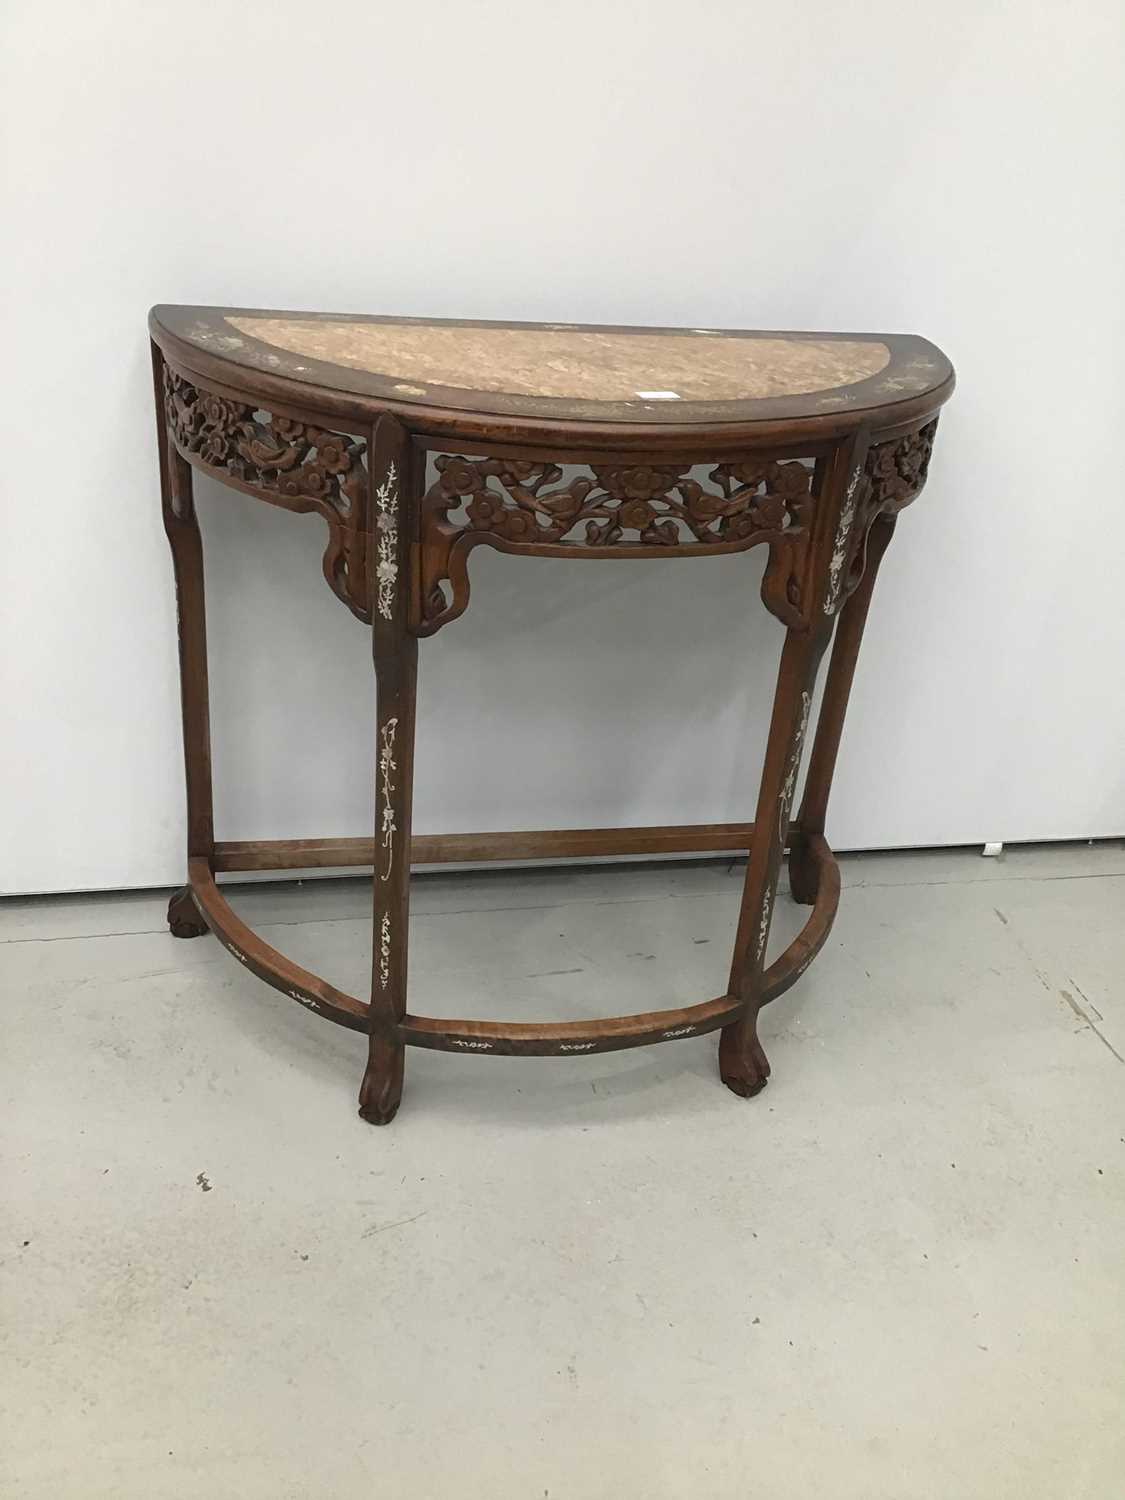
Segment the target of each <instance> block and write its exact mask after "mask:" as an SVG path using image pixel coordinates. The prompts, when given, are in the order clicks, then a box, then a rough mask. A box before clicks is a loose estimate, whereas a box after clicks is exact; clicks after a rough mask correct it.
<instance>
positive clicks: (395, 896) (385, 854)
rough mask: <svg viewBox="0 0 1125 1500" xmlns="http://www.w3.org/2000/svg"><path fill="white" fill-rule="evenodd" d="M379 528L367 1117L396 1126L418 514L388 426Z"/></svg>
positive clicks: (373, 571)
mask: <svg viewBox="0 0 1125 1500" xmlns="http://www.w3.org/2000/svg"><path fill="white" fill-rule="evenodd" d="M372 453H373V462H374V474H375V478H374V484H375V490H374V501H375V503H374V511H373V514H374V520H375V527H374V531H373V534H372V543H371V554H372V555H371V560H370V565H369V570H368V571H369V576H371V577H372V578H373V579H374V592H375V600H374V603H375V608H374V611H373V631H372V635H373V646H374V657H375V681H376V693H377V698H378V712H377V717H376V727H375V736H376V740H375V753H376V765H375V875H374V886H375V902H374V938H373V941H374V954H373V964H372V978H371V1013H370V1039H369V1047H368V1060H367V1071H366V1072H365V1074H364V1076H363V1084H362V1086H361V1088H360V1091H359V1112H360V1114H361V1116H362V1117H363V1118H364V1119H365V1120H368V1121H370V1123H371V1124H372V1125H388V1124H389V1123H390V1122H391V1120H393V1119H394V1117H395V1114H396V1112H397V1110H398V1106H399V1103H400V1101H401V1099H402V1075H403V1053H404V1050H405V1049H404V1045H403V1041H402V1036H401V1033H400V1032H399V1023H400V1022H401V1020H402V1018H403V1016H404V1015H405V1014H406V974H407V936H408V926H409V920H410V813H411V802H412V797H413V786H414V707H415V698H416V694H417V679H418V641H417V638H416V637H415V636H413V635H412V634H410V632H409V630H408V628H407V618H408V607H409V603H410V601H409V598H408V591H409V589H410V586H411V584H410V575H409V570H408V566H407V562H408V558H409V555H410V536H411V535H412V528H413V524H414V508H413V506H412V505H410V504H409V503H408V501H409V497H410V496H411V494H412V490H411V470H410V455H409V452H408V450H407V446H406V441H405V434H404V433H403V431H402V429H401V427H399V425H398V423H397V422H395V421H394V420H393V418H390V417H382V418H380V421H379V423H378V425H377V427H376V429H375V441H374V443H373V444H372Z"/></svg>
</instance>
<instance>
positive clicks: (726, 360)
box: [149, 306, 954, 1124]
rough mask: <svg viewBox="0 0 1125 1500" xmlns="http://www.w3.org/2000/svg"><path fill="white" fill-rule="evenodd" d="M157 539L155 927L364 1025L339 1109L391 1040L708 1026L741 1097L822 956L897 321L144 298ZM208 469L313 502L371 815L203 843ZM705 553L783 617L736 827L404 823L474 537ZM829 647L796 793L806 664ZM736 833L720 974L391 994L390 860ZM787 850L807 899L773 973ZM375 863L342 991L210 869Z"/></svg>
mask: <svg viewBox="0 0 1125 1500" xmlns="http://www.w3.org/2000/svg"><path fill="white" fill-rule="evenodd" d="M149 331H150V334H151V339H152V355H153V375H154V382H155V396H156V411H157V436H158V445H159V461H160V478H161V493H162V505H163V516H164V525H165V530H166V532H167V535H168V539H169V542H170V545H171V550H172V560H173V568H174V573H175V581H176V595H177V607H178V620H179V652H180V682H181V705H182V713H183V731H184V760H185V768H186V782H187V884H186V885H185V886H184V887H183V889H182V890H180V891H178V892H177V893H176V894H175V895H174V896H173V897H172V900H171V903H170V906H169V912H168V920H169V924H170V927H171V930H172V932H173V933H175V934H176V935H177V936H178V937H195V936H200V935H202V934H203V933H204V932H206V931H207V930H210V931H211V932H213V933H214V934H215V935H216V936H217V937H218V939H219V940H220V942H221V943H223V944H224V946H225V947H226V948H227V949H228V950H229V951H230V952H231V953H232V954H233V956H234V957H235V958H236V959H237V960H238V961H239V962H240V963H242V964H244V965H245V966H246V967H247V968H248V969H249V970H250V971H251V972H253V973H254V974H256V975H258V976H259V977H260V978H262V979H264V980H265V981H266V982H267V983H269V984H272V985H273V986H274V987H275V988H277V989H279V990H281V991H282V992H283V993H284V994H286V995H288V996H289V997H290V998H292V999H294V1000H296V1001H297V1002H298V1003H299V1004H301V1005H304V1006H306V1007H307V1008H308V1009H310V1010H313V1011H315V1012H316V1013H317V1014H318V1015H321V1016H324V1017H326V1018H327V1019H329V1020H332V1021H335V1022H337V1023H338V1024H340V1025H343V1026H348V1027H350V1028H352V1029H353V1030H357V1031H362V1032H364V1033H366V1034H367V1037H368V1064H367V1069H366V1072H365V1074H364V1078H363V1082H362V1086H361V1090H360V1114H361V1115H362V1116H363V1117H364V1118H365V1119H367V1120H370V1121H372V1122H373V1123H376V1124H386V1123H387V1122H388V1121H390V1120H391V1119H392V1118H393V1117H394V1115H395V1112H396V1111H397V1109H398V1106H399V1102H400V1099H401V1095H402V1083H403V1063H404V1055H405V1049H406V1047H407V1046H418V1047H430V1048H437V1049H441V1050H445V1051H452V1052H471V1053H480V1054H521V1055H523V1054H526V1055H535V1056H570V1055H573V1054H578V1053H583V1054H584V1053H595V1052H605V1051H610V1050H614V1049H617V1048H622V1047H637V1046H646V1045H650V1044H653V1043H658V1042H666V1041H674V1040H681V1039H684V1038H688V1037H696V1036H701V1035H703V1034H704V1033H706V1032H709V1031H717V1030H718V1031H721V1033H722V1035H721V1038H720V1043H719V1072H720V1075H721V1077H722V1080H723V1082H724V1083H726V1084H727V1086H728V1087H729V1088H730V1089H732V1090H733V1091H734V1092H735V1093H737V1094H741V1095H744V1096H749V1095H753V1094H756V1093H757V1092H758V1091H759V1090H760V1089H761V1088H762V1087H763V1086H764V1085H765V1082H766V1079H767V1077H768V1075H769V1064H768V1062H767V1060H766V1056H765V1053H764V1051H763V1050H762V1046H761V1042H760V1040H759V1038H758V1029H757V1019H758V1014H759V1012H760V1010H761V1008H762V1006H764V1005H766V1004H767V1003H768V1002H769V1001H771V1000H774V999H776V998H777V997H778V996H779V995H781V994H783V993H784V992H785V991H786V990H787V989H788V988H789V987H790V985H792V984H793V983H795V981H796V980H797V979H798V978H799V977H800V975H801V974H802V973H803V972H804V970H805V969H806V968H807V967H808V965H809V964H810V963H811V962H812V960H813V959H814V958H815V956H816V954H817V953H818V952H819V950H820V948H821V947H822V946H823V944H824V942H825V940H826V939H827V937H828V934H829V932H830V931H831V928H832V923H833V919H834V917H835V914H836V908H837V906H838V903H839V898H840V876H839V870H838V867H837V863H836V860H835V858H834V856H833V854H832V851H831V849H830V848H829V846H828V844H827V842H826V840H825V836H824V834H825V819H826V814H827V808H828V796H829V791H830V788H831V783H832V775H833V771H834V768H835V763H836V756H837V751H838V748H839V744H840V736H841V732H842V729H843V723H844V715H845V710H846V707H847V701H848V696H849V693H850V689H851V684H852V678H853V676H854V673H855V667H856V660H857V656H858V652H859V647H860V641H861V638H862V634H863V628H864V624H865V621H866V617H867V611H868V606H869V603H870V599H871V593H872V589H873V586H874V582H875V575H876V572H877V569H878V566H879V563H880V560H881V558H882V556H883V553H884V551H885V550H886V547H887V543H888V542H889V541H890V538H891V535H892V533H893V531H894V527H895V521H896V517H897V515H898V513H899V512H900V511H901V510H902V509H903V508H904V507H905V506H907V505H908V504H910V502H911V501H912V500H914V499H915V498H916V497H917V495H918V494H919V493H920V491H921V489H922V487H923V485H924V484H925V481H926V476H927V472H928V468H929V462H930V454H931V451H932V447H933V441H934V433H935V430H936V426H937V414H938V411H939V409H940V407H941V406H942V405H943V404H944V402H945V401H946V400H948V398H949V396H950V394H951V393H952V390H953V381H954V377H953V370H952V367H951V366H950V364H949V361H948V360H947V359H946V357H945V355H944V354H942V353H941V351H940V350H939V349H937V348H935V346H934V345H932V344H930V343H928V342H927V341H926V340H924V339H921V338H918V337H916V336H914V335H901V334H896V335H891V334H835V333H768V332H759V331H755V330H718V329H653V328H623V327H608V326H604V327H598V326H587V325H580V324H538V323H499V322H491V323H486V322H467V321H457V320H451V319H424V318H388V317H380V318H376V317H358V316H349V315H337V314H312V313H285V312H275V311H268V310H254V309H245V308H226V309H223V308H209V307H175V306H158V307H155V308H153V310H152V312H151V313H150V315H149ZM196 473H200V474H205V475H207V476H209V477H211V478H213V479H216V480H218V481H219V482H220V483H222V484H224V485H227V486H230V487H232V488H235V489H238V490H241V491H243V492H245V493H247V494H250V495H253V496H255V497H256V498H258V499H261V500H264V501H266V502H267V503H269V504H271V505H275V506H280V507H281V508H283V509H286V510H291V511H296V512H306V513H307V512H312V513H316V514H318V515H320V516H321V517H322V519H323V520H324V522H325V524H326V530H327V544H326V547H325V551H324V554H323V560H322V569H323V573H324V577H325V580H326V582H327V583H328V586H329V588H330V589H331V590H332V591H333V593H334V594H335V595H336V596H337V597H338V598H339V599H340V601H341V602H342V603H343V604H344V605H345V606H346V607H347V608H348V609H349V610H350V611H351V613H352V614H353V615H355V616H356V618H357V619H358V620H360V621H361V622H362V623H363V624H365V625H366V626H368V627H370V631H371V640H372V655H373V661H374V669H375V678H376V689H377V715H376V733H375V744H374V746H373V755H372V759H373V776H374V782H375V800H376V818H375V829H374V833H373V836H372V837H370V838H349V839H312V840H310V839H297V840H258V841H241V842H229V841H228V842H224V841H222V840H217V839H216V837H215V828H214V817H213V811H212V795H211V754H210V731H209V721H208V686H207V641H206V620H205V607H204V589H203V546H202V538H201V535H200V529H199V525H198V520H197V517H196V512H195V505H194V499H193V479H194V475H195V474H196ZM478 546H488V547H492V548H495V549H497V550H499V551H501V552H505V553H508V554H511V555H513V556H521V555H532V556H549V557H569V558H582V559H584V560H591V559H597V558H618V559H627V558H633V559H640V558H645V557H649V558H654V557H664V558H667V557H685V558H686V557H707V556H713V555H720V554H724V553H730V552H741V551H746V550H749V549H750V548H754V547H758V546H761V547H763V548H765V549H766V564H765V569H764V573H763V577H762V583H761V598H762V603H763V604H764V606H765V608H766V609H767V610H768V611H769V613H770V614H772V615H773V616H774V617H775V619H776V620H777V621H778V622H779V625H780V626H781V627H782V630H783V632H784V636H783V643H782V647H781V664H780V668H779V672H778V681H777V688H776V692H775V696H774V703H773V708H772V713H771V718H770V728H769V738H768V742H767V747H766V753H765V760H764V765H763V771H762V780H761V785H760V788H759V793H758V798H757V805H756V812H755V817H754V822H753V823H742V824H720V825H682V826H675V825H673V826H666V827H659V828H639V829H564V830H543V831H533V832H518V833H482V834H455V835H439V834H430V835H421V836H417V837H416V836H414V835H413V834H412V831H411V804H412V797H413V779H414V777H413V763H414V724H415V700H416V684H417V661H418V642H419V640H420V639H423V638H425V637H428V636H431V635H435V634H436V633H437V632H438V631H439V630H440V629H441V628H442V627H443V626H445V625H447V624H449V623H450V622H451V621H453V620H455V619H456V618H457V617H458V616H459V615H460V614H461V613H463V611H464V610H465V609H466V607H467V605H468V602H469V566H468V561H469V555H470V553H471V552H472V551H473V549H474V548H475V547H478ZM830 646H831V654H830V658H829V664H828V668H827V676H826V681H825V684H824V691H823V694H822V697H821V704H820V710H819V714H818V716H817V721H816V724H815V728H814V729H813V731H812V733H811V746H812V747H811V751H810V753H809V757H808V769H807V773H806V775H805V780H804V789H803V795H802V798H801V801H800V806H799V807H798V808H797V809H796V810H795V811H794V807H793V804H794V800H795V794H796V788H797V784H798V779H799V775H800V771H801V767H802V763H803V751H804V746H805V742H806V739H807V738H808V737H809V730H810V722H809V721H810V716H811V712H810V711H811V705H812V702H813V697H814V691H815V687H816V681H817V675H818V669H819V666H820V662H821V659H822V657H823V656H824V654H825V652H826V651H827V650H828V648H829V647H830ZM720 850H736V851H741V852H744V853H746V854H747V855H748V859H747V866H746V875H745V882H744V889H743V897H742V905H741V911H740V916H739V921H738V925H737V931H736V934H735V939H734V953H733V959H732V963H731V969H730V977H729V980H728V983H727V988H726V991H725V992H724V993H723V994H722V995H719V996H717V997H715V998H713V999H707V1000H703V1001H702V1002H699V1001H696V1002H694V1003H690V1004H684V1005H680V1006H677V1007H676V1008H673V1009H664V1010H656V1011H651V1012H647V1013H644V1014H640V1015H629V1016H617V1017H612V1018H606V1019H599V1020H570V1021H567V1020H561V1021H558V1022H549V1023H540V1022H535V1023H533V1022H510V1021H490V1020H487V1019H464V1020H444V1019H443V1020H438V1019H434V1018H431V1017H426V1016H420V1015H415V1014H413V1013H412V1012H411V1011H410V1009H409V1007H408V1004H407V928H408V919H409V878H410V867H411V864H412V863H414V864H418V863H426V864H433V863H441V862H443V861H456V860H472V861H479V860H489V859H509V860H512V859H551V858H574V857H583V856H586V857H593V856H603V855H612V854H651V855H660V854H668V853H684V852H698V853H710V852H717V851H720ZM786 852H788V869H789V882H790V889H791V891H792V894H793V896H794V898H795V899H796V900H797V901H798V902H801V903H803V904H805V905H808V906H810V907H811V908H812V910H811V914H810V916H809V919H808V921H807V923H806V924H805V927H804V928H803V930H802V931H801V933H800V934H799V935H798V936H797V937H796V938H795V939H794V941H793V942H791V943H790V944H789V946H788V947H787V948H786V949H785V951H784V952H783V953H781V954H780V955H779V956H778V957H776V958H775V959H774V960H773V961H772V962H771V963H767V962H766V946H767V942H768V939H769V933H770V925H771V919H772V916H773V909H774V902H775V897H776V892H777V884H778V877H779V873H780V869H781V864H782V862H783V859H784V857H785V855H786ZM363 867H370V868H371V869H372V885H373V891H374V899H373V914H372V920H373V964H372V977H371V989H370V995H369V997H368V998H366V999H360V998H357V997H355V996H352V995H348V994H345V993H344V992H343V991H341V990H339V989H337V988H335V986H333V985H331V984H329V983H328V982H327V981H326V980H324V979H322V978H320V977H318V976H317V975H315V974H312V973H310V972H308V971H307V970H305V969H304V968H302V967H301V966H300V965H298V964H296V963H294V962H293V961H292V960H290V959H288V958H286V957H285V956H284V955H283V954H281V953H280V952H278V951H277V950H276V949H274V948H272V947H271V946H270V945H269V944H268V943H266V942H265V941H264V940H263V939H262V938H260V937H259V936H258V935H257V934H256V933H254V932H253V931H252V930H251V929H250V928H249V927H247V926H246V925H245V924H244V923H243V922H242V921H241V919H240V918H239V917H238V916H237V915H236V914H235V912H234V911H233V909H232V908H231V906H230V905H229V903H228V902H227V901H226V899H225V897H224V896H223V894H222V891H221V889H220V886H219V884H218V882H217V878H216V877H217V876H219V875H221V874H224V873H228V872H231V871H246V870H285V869H292V870H298V869H309V868H363Z"/></svg>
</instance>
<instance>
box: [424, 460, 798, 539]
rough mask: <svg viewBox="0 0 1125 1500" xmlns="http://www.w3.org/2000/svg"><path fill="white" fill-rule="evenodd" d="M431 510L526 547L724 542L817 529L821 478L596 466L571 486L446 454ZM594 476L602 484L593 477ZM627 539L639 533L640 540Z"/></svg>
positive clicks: (772, 467) (429, 499)
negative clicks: (815, 500)
mask: <svg viewBox="0 0 1125 1500" xmlns="http://www.w3.org/2000/svg"><path fill="white" fill-rule="evenodd" d="M435 467H436V469H437V474H438V478H437V483H436V484H435V485H434V486H433V487H432V488H431V489H430V491H429V494H428V495H427V496H426V502H425V505H426V511H427V513H429V514H433V513H434V512H439V513H441V515H442V517H443V518H444V519H447V520H448V519H449V518H450V517H451V516H452V515H455V514H457V513H458V512H461V513H462V519H461V527H460V529H463V530H469V531H483V532H488V533H490V534H491V535H493V536H495V537H497V538H499V539H501V540H503V541H506V542H514V543H517V544H524V545H526V544H529V543H531V544H533V543H547V544H551V545H557V544H560V543H562V544H565V545H567V546H574V547H581V546H583V545H585V546H588V547H620V546H645V547H650V546H651V547H676V546H685V545H687V546H691V545H694V544H703V545H708V544H710V545H723V544H724V543H733V542H740V541H745V540H748V539H749V538H750V537H753V536H759V537H760V538H761V539H762V540H765V539H766V537H767V536H768V535H769V534H770V533H775V534H777V535H780V534H781V533H782V532H783V531H786V530H787V529H789V528H790V527H794V526H801V525H804V524H806V523H807V520H808V511H809V508H810V506H811V478H812V476H811V471H810V470H809V469H808V468H807V467H806V466H805V465H804V464H802V463H799V462H788V463H785V462H774V461H771V462H767V463H758V464H749V463H745V464H719V465H717V466H716V467H715V468H713V469H712V470H711V471H710V473H709V475H708V476H707V477H708V480H709V481H710V482H711V485H712V486H713V488H708V487H707V486H705V485H703V484H701V483H700V482H699V480H697V479H695V478H693V477H692V475H691V471H690V468H689V466H687V465H683V466H674V465H654V464H644V463H639V464H605V465H598V464H595V465H593V466H592V467H591V469H590V470H589V473H588V474H583V475H580V476H578V477H576V478H572V479H569V480H566V481H564V480H563V471H562V469H561V468H560V467H559V465H558V464H553V463H547V462H541V461H536V460H530V459H528V460H523V459H510V458H481V459H467V458H461V457H459V456H456V455H453V454H443V455H442V456H441V457H440V458H438V459H437V460H436V463H435ZM591 476H592V477H591ZM627 533H636V535H633V536H630V535H628V534H627Z"/></svg>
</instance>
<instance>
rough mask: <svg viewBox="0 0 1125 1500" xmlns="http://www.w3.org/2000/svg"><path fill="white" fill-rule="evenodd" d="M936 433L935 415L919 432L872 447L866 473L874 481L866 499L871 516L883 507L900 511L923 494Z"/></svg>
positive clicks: (868, 456)
mask: <svg viewBox="0 0 1125 1500" xmlns="http://www.w3.org/2000/svg"><path fill="white" fill-rule="evenodd" d="M936 432H937V419H936V418H935V419H934V421H932V422H928V423H927V424H926V426H925V427H922V428H919V430H918V431H917V432H911V433H908V434H907V436H906V437H904V438H898V439H897V440H896V441H894V442H890V443H879V444H877V445H876V446H875V447H874V448H872V449H870V450H869V452H868V454H867V467H866V472H867V477H868V479H869V480H870V481H871V493H870V495H869V496H868V502H867V513H868V516H869V517H870V518H872V519H873V518H874V517H875V515H876V514H877V513H878V512H879V511H881V510H896V511H897V510H901V509H902V508H903V506H906V505H909V504H910V502H911V501H912V500H916V499H917V498H918V496H919V495H920V494H921V493H922V486H923V485H924V484H925V482H926V475H927V474H928V473H929V468H930V455H931V453H932V452H933V449H934V434H935V433H936Z"/></svg>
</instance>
